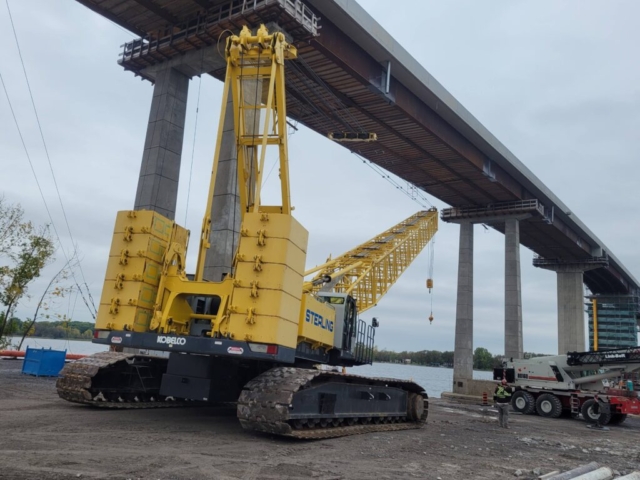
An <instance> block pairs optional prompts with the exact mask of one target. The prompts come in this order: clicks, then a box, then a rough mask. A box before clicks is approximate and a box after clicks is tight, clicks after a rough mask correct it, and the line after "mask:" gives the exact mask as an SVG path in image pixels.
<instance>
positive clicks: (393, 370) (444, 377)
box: [348, 363, 493, 398]
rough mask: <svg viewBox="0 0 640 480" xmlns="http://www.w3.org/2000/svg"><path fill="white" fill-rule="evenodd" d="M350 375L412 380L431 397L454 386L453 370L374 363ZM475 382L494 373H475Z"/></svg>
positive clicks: (355, 370) (359, 368)
mask: <svg viewBox="0 0 640 480" xmlns="http://www.w3.org/2000/svg"><path fill="white" fill-rule="evenodd" d="M348 371H349V373H353V374H355V375H363V376H365V377H387V378H400V379H402V380H412V381H414V382H416V383H417V384H418V385H420V386H421V387H422V388H424V389H425V390H426V391H427V394H428V395H429V396H430V397H437V398H440V395H441V394H442V392H450V391H451V386H452V384H453V369H452V368H437V367H422V366H419V365H402V364H399V363H374V364H373V365H363V366H361V367H353V368H349V369H348ZM473 378H474V379H475V380H491V379H492V378H493V372H481V371H474V372H473Z"/></svg>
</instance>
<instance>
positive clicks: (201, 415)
mask: <svg viewBox="0 0 640 480" xmlns="http://www.w3.org/2000/svg"><path fill="white" fill-rule="evenodd" d="M20 368H21V362H20V361H15V360H0V478H2V479H11V480H18V479H67V478H69V479H71V478H74V479H75V478H87V479H88V478H92V479H93V478H96V479H105V478H109V479H111V478H113V479H145V480H146V479H151V480H157V479H163V480H169V479H180V480H183V479H226V480H231V479H245V480H249V479H251V480H253V479H290V480H291V479H306V478H315V479H318V480H339V479H367V480H371V478H376V479H404V478H407V479H410V478H422V479H433V480H436V479H442V480H445V479H497V478H515V477H516V471H517V470H520V472H518V473H520V474H521V475H520V478H522V479H527V478H537V475H534V473H533V470H534V469H540V471H541V472H542V473H546V472H549V471H551V470H561V471H562V470H569V469H571V468H575V467H576V466H578V465H581V464H584V463H588V462H590V461H597V462H600V463H601V464H603V465H607V466H609V467H611V468H613V469H615V470H618V471H619V472H620V473H623V472H630V471H632V470H635V469H640V418H633V419H629V420H628V421H627V423H625V424H623V425H622V426H619V427H612V428H611V429H610V431H607V432H597V431H593V430H591V429H588V428H586V427H585V424H584V423H583V422H582V421H578V420H571V419H557V420H554V419H543V418H540V417H536V416H522V415H515V414H512V415H511V423H512V426H511V429H509V430H505V429H501V428H498V424H497V420H496V417H495V416H494V415H493V414H492V413H491V412H488V413H483V411H482V409H481V407H479V406H478V407H476V406H461V405H458V404H453V403H447V402H444V401H442V400H440V399H435V400H432V401H431V404H430V411H429V420H428V423H427V425H426V426H425V428H423V429H421V430H409V431H404V432H388V433H379V434H368V435H357V436H351V437H344V438H339V439H333V440H322V441H292V440H288V439H282V438H277V437H274V436H270V435H262V434H255V433H249V432H245V431H243V430H242V428H241V427H240V424H239V423H238V422H237V420H236V419H235V416H234V415H235V412H233V411H228V410H227V411H220V410H214V409H208V408H194V409H166V410H165V409H157V410H138V411H135V410H127V411H107V410H100V409H92V408H89V407H84V406H81V405H73V404H70V403H67V402H65V401H63V400H60V399H59V398H58V397H57V395H56V392H55V379H51V378H34V377H30V376H23V375H21V374H20ZM536 473H538V471H537V470H536Z"/></svg>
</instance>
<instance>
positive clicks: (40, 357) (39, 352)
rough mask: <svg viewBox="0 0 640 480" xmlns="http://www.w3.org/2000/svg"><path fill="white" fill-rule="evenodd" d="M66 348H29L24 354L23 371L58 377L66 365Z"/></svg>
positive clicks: (41, 375) (30, 373)
mask: <svg viewBox="0 0 640 480" xmlns="http://www.w3.org/2000/svg"><path fill="white" fill-rule="evenodd" d="M66 355H67V351H66V350H51V349H50V348H47V349H45V348H29V347H27V352H26V353H25V356H24V363H23V364H22V373H27V374H29V375H35V376H37V377H57V376H58V374H59V373H60V370H62V367H64V359H65V356H66Z"/></svg>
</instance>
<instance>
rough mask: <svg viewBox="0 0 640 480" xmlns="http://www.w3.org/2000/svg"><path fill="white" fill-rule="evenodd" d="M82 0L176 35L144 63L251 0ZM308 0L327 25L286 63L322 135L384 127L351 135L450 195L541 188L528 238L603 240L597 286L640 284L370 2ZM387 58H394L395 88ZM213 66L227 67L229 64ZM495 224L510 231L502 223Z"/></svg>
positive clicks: (555, 254)
mask: <svg viewBox="0 0 640 480" xmlns="http://www.w3.org/2000/svg"><path fill="white" fill-rule="evenodd" d="M78 1H79V2H80V3H82V4H84V5H86V6H87V7H89V8H91V9H92V10H94V11H96V12H97V13H99V14H101V15H103V16H105V17H107V18H109V19H110V20H112V21H114V22H115V23H118V24H119V25H121V26H123V27H124V28H127V29H128V30H130V31H131V32H134V33H136V34H138V35H140V36H141V37H147V38H148V39H150V40H151V41H153V39H158V38H165V39H166V38H169V39H170V47H169V48H165V50H164V51H163V52H162V54H161V55H160V54H159V53H158V54H156V55H155V56H154V55H146V56H144V55H141V56H140V57H139V58H138V59H133V58H132V59H130V60H127V61H125V62H124V66H125V68H127V69H129V70H133V71H135V72H136V73H139V74H142V75H144V74H143V72H142V70H143V69H144V67H145V66H146V65H151V64H153V63H154V62H159V61H163V60H164V59H165V58H167V57H171V56H177V55H181V54H183V53H184V52H186V51H189V50H192V49H197V48H199V47H200V46H202V45H203V44H214V43H215V42H216V41H217V39H218V38H219V33H222V30H223V28H227V27H229V26H231V27H233V26H236V27H237V28H238V29H239V26H240V25H241V23H240V22H239V21H237V22H234V20H233V18H235V17H233V16H231V19H229V18H227V20H226V21H225V22H222V21H221V22H220V25H219V26H218V27H217V28H218V30H216V27H212V28H213V29H211V28H209V27H207V28H208V30H206V32H205V30H204V27H200V25H203V24H204V23H203V19H205V18H206V17H207V14H208V15H209V17H211V15H212V14H213V13H215V14H217V15H219V16H220V18H222V16H223V15H227V14H229V12H231V13H233V11H234V10H233V9H234V8H241V6H242V5H243V2H241V1H239V0H235V1H231V0H78ZM303 1H304V3H305V4H306V6H307V7H308V8H309V9H310V10H311V11H313V12H315V13H316V14H317V15H318V16H319V17H320V20H319V22H318V24H319V27H320V30H319V31H318V32H319V35H318V36H315V37H314V36H312V35H311V34H310V29H309V28H306V30H305V29H304V28H301V29H297V30H295V31H293V32H289V33H292V35H293V37H294V40H298V48H299V57H300V61H298V62H293V63H295V67H294V68H289V69H288V72H287V75H288V86H287V90H288V91H287V93H288V94H289V95H288V105H287V113H288V115H289V116H290V117H291V118H293V119H295V120H298V121H299V122H301V123H302V124H304V125H306V126H308V127H309V128H311V129H313V130H315V131H316V132H318V133H320V134H322V135H327V134H328V133H329V132H334V131H345V130H348V131H352V130H356V131H367V132H375V133H376V134H377V135H378V141H377V142H372V143H345V144H344V145H345V147H347V148H349V149H350V150H352V151H353V152H355V153H357V154H359V155H361V156H362V157H364V158H367V159H368V160H370V161H372V162H374V163H376V164H378V165H380V166H381V167H383V168H385V169H387V170H389V171H390V172H392V173H394V174H396V175H398V176H399V177H400V178H402V179H404V180H407V181H409V182H411V183H413V184H414V185H416V186H417V187H418V188H420V189H422V190H424V191H425V192H427V193H429V194H430V195H433V196H434V197H437V198H439V199H440V200H442V201H444V202H446V203H447V204H449V205H451V206H474V205H477V206H486V205H487V204H493V203H497V202H511V201H518V200H530V199H537V200H538V201H539V202H540V203H541V204H542V205H543V207H544V212H545V216H544V217H535V218H533V219H530V220H527V221H524V222H521V230H520V240H521V243H522V244H523V245H525V246H527V247H528V248H530V249H531V250H533V251H534V252H536V253H537V254H538V255H540V256H542V257H545V258H549V259H553V258H560V259H563V260H566V261H581V260H586V259H590V258H591V257H592V256H600V255H601V253H602V252H601V250H602V251H603V252H605V253H606V254H607V255H608V257H609V266H608V267H605V268H598V269H595V270H591V271H588V272H586V273H585V283H586V284H587V286H588V287H589V289H590V290H591V291H592V292H593V293H627V292H629V290H632V291H638V290H640V287H639V284H638V281H637V280H636V279H635V278H634V277H633V275H631V273H630V272H629V271H628V270H627V269H626V268H625V267H624V266H623V265H622V263H621V262H619V261H618V259H617V258H616V257H615V256H614V255H613V254H612V253H611V251H610V250H609V249H608V248H607V247H606V246H605V245H604V244H603V243H602V242H601V241H600V240H599V239H598V238H597V237H596V236H595V235H594V234H593V233H592V232H591V231H590V230H589V229H588V228H587V227H586V226H585V225H584V224H583V223H582V222H581V221H580V220H579V219H578V218H577V217H576V216H575V215H574V214H573V215H567V212H568V211H569V209H568V207H566V206H565V205H564V204H563V203H562V202H561V201H560V200H559V199H558V198H557V196H555V195H554V194H553V193H552V192H551V191H550V190H549V189H548V188H547V187H545V185H544V184H543V183H542V182H541V181H540V180H539V179H538V178H537V177H536V176H535V175H533V173H532V172H531V171H529V169H527V168H526V167H525V166H524V165H523V164H522V163H521V162H520V161H519V160H518V159H517V158H516V157H515V156H514V155H513V154H512V153H511V152H509V150H508V149H507V148H506V147H505V146H504V145H502V144H501V143H500V142H499V141H498V140H497V139H496V138H495V137H494V136H493V135H491V133H489V132H488V131H487V130H486V129H485V128H484V127H483V126H482V125H481V124H480V123H479V122H478V121H477V120H476V119H475V118H474V117H473V116H472V115H471V114H470V113H469V112H468V111H467V110H466V109H464V107H462V106H461V105H460V104H459V103H458V102H457V101H456V100H455V98H453V97H452V96H451V94H449V93H448V92H447V91H446V90H445V89H444V88H443V87H442V86H441V85H440V84H439V83H438V82H437V81H436V80H435V79H434V78H433V77H432V76H431V75H429V73H428V72H427V71H426V70H425V69H424V68H423V67H422V66H420V65H419V64H418V63H417V61H416V60H415V59H413V58H412V57H411V56H410V55H409V54H408V53H407V52H406V51H405V50H404V49H403V48H402V47H401V46H400V45H399V44H398V43H397V42H395V40H394V39H393V38H392V37H391V35H389V34H388V33H387V32H386V31H385V30H384V29H383V28H382V27H381V26H380V25H379V24H378V23H377V22H375V20H374V19H373V18H371V16H370V15H368V14H367V13H366V12H365V11H364V9H363V8H362V7H360V5H358V4H357V3H356V2H355V1H351V0H303ZM246 3H249V4H251V3H255V4H256V5H257V4H262V5H263V6H264V5H266V4H268V5H267V6H268V7H269V8H264V9H262V10H261V12H263V13H256V12H258V10H259V9H256V11H255V12H252V13H251V16H248V15H247V16H244V17H243V20H244V22H250V23H254V22H255V23H257V22H261V21H269V20H276V21H278V20H280V22H283V21H288V20H287V19H288V18H289V17H287V16H286V15H285V16H283V14H282V12H281V11H279V10H278V8H277V7H278V5H277V4H280V5H281V6H282V4H286V3H290V4H292V5H293V4H295V1H294V0H286V1H282V0H280V1H279V0H256V1H255V2H246ZM246 3H245V4H244V5H246ZM274 4H276V5H274ZM225 9H226V10H225ZM280 10H282V9H280ZM227 17H228V15H227ZM189 29H191V30H189ZM188 31H195V32H196V34H195V35H192V36H191V37H187V38H185V39H183V38H182V37H180V32H188ZM198 32H200V34H198ZM218 32H219V33H218ZM217 33H218V34H217ZM145 62H146V63H145ZM387 62H390V64H391V81H390V83H389V85H388V88H387V85H386V69H387ZM210 73H211V74H212V75H214V76H216V77H217V78H222V77H223V72H222V71H214V72H210ZM494 228H496V229H497V230H499V231H503V227H502V226H500V225H499V224H496V225H495V226H494ZM600 249H601V250H600Z"/></svg>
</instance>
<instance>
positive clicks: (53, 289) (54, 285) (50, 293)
mask: <svg viewBox="0 0 640 480" xmlns="http://www.w3.org/2000/svg"><path fill="white" fill-rule="evenodd" d="M72 261H75V258H72V259H71V260H69V261H68V262H67V263H66V264H65V265H64V266H63V267H62V268H61V269H60V270H59V271H58V273H56V274H55V275H54V276H53V277H52V278H51V280H49V283H48V284H47V287H46V288H45V289H44V292H43V293H42V295H41V296H40V300H39V301H38V304H37V305H36V310H35V313H34V315H33V319H27V321H26V322H25V324H26V325H25V328H24V329H23V331H22V338H21V339H20V344H19V345H18V350H20V349H21V348H22V343H23V342H24V339H25V337H26V336H27V335H29V334H31V335H33V333H34V332H35V329H34V328H33V326H34V325H35V323H36V321H37V320H38V315H39V314H40V311H41V310H42V311H43V312H45V316H46V318H49V314H48V313H46V312H47V311H48V310H49V309H50V308H51V302H53V301H55V300H59V299H61V298H64V297H65V296H66V295H68V294H70V293H71V292H72V291H73V287H66V286H64V285H62V282H63V281H65V280H67V279H68V278H69V276H70V275H71V268H73V267H72V265H71V262H72ZM53 315H54V316H55V317H57V318H59V319H60V320H62V321H66V322H69V321H70V320H71V319H67V317H66V315H64V316H60V314H53Z"/></svg>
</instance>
